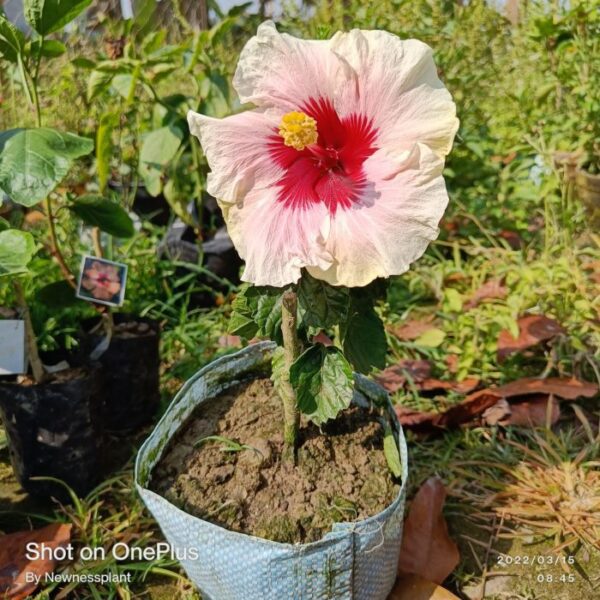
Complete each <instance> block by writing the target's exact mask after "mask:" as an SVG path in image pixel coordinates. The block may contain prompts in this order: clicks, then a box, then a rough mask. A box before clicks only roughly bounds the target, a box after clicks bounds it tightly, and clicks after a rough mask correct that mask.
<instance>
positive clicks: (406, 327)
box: [389, 315, 434, 341]
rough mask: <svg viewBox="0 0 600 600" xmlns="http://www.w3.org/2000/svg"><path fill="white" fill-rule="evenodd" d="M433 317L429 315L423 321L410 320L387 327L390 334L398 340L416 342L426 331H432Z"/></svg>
mask: <svg viewBox="0 0 600 600" xmlns="http://www.w3.org/2000/svg"><path fill="white" fill-rule="evenodd" d="M432 321H433V315H429V316H428V317H425V318H423V319H418V320H417V319H411V320H409V321H405V322H404V323H402V324H396V325H392V326H391V327H389V330H390V332H391V333H392V334H393V335H395V336H396V337H397V338H398V339H399V340H403V341H410V340H416V339H417V338H418V337H420V336H421V335H423V334H424V333H425V332H426V331H429V330H430V329H433V327H434V326H433V324H432Z"/></svg>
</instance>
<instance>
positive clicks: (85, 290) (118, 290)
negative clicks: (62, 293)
mask: <svg viewBox="0 0 600 600" xmlns="http://www.w3.org/2000/svg"><path fill="white" fill-rule="evenodd" d="M126 283H127V265H125V264H123V263H117V262H113V261H112V260H106V259H104V258H97V257H95V256H84V257H83V259H82V261H81V269H80V271H79V282H78V284H77V294H76V295H77V297H78V298H81V299H82V300H87V301H88V302H93V303H95V304H104V305H106V306H121V305H122V304H123V300H124V299H125V285H126Z"/></svg>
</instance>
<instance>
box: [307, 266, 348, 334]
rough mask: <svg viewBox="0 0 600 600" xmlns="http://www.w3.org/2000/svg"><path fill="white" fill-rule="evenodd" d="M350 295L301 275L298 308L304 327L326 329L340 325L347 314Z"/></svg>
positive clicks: (340, 288)
mask: <svg viewBox="0 0 600 600" xmlns="http://www.w3.org/2000/svg"><path fill="white" fill-rule="evenodd" d="M349 305H350V293H349V291H348V289H347V288H343V287H334V286H332V285H329V284H328V283H327V282H325V281H321V280H320V279H315V278H314V277H311V276H310V275H309V274H308V273H306V272H303V273H302V279H300V284H299V286H298V308H299V313H300V317H301V319H302V322H303V324H304V325H306V326H309V327H320V328H326V327H331V326H332V325H337V324H338V323H342V322H343V321H344V320H345V319H346V317H347V314H348V308H349Z"/></svg>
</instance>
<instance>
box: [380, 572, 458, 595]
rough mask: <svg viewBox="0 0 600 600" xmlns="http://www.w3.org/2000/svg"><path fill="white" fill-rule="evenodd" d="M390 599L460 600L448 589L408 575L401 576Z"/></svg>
mask: <svg viewBox="0 0 600 600" xmlns="http://www.w3.org/2000/svg"><path fill="white" fill-rule="evenodd" d="M388 600H459V599H458V597H457V596H455V595H454V594H453V593H451V592H449V591H448V590H447V589H445V588H443V587H441V586H439V585H437V583H433V582H431V581H427V580H426V579H422V578H421V577H417V576H416V575H407V576H405V577H400V579H398V581H396V585H395V586H394V589H393V590H392V593H391V594H390V595H389V596H388Z"/></svg>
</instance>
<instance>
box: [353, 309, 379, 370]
mask: <svg viewBox="0 0 600 600" xmlns="http://www.w3.org/2000/svg"><path fill="white" fill-rule="evenodd" d="M342 329H343V344H342V345H343V348H344V354H345V355H346V358H347V359H348V360H349V361H350V362H351V363H352V366H353V367H354V368H355V369H356V370H357V371H359V372H360V373H369V372H370V371H371V369H372V368H373V367H376V368H377V369H383V368H384V367H385V355H386V352H387V338H386V335H385V327H384V325H383V321H382V320H381V319H380V318H379V315H378V314H377V313H376V312H375V311H374V310H373V307H372V306H368V305H367V306H366V307H364V309H363V310H353V311H352V314H351V315H350V318H349V319H348V320H347V321H346V322H344V325H343V327H342Z"/></svg>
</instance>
